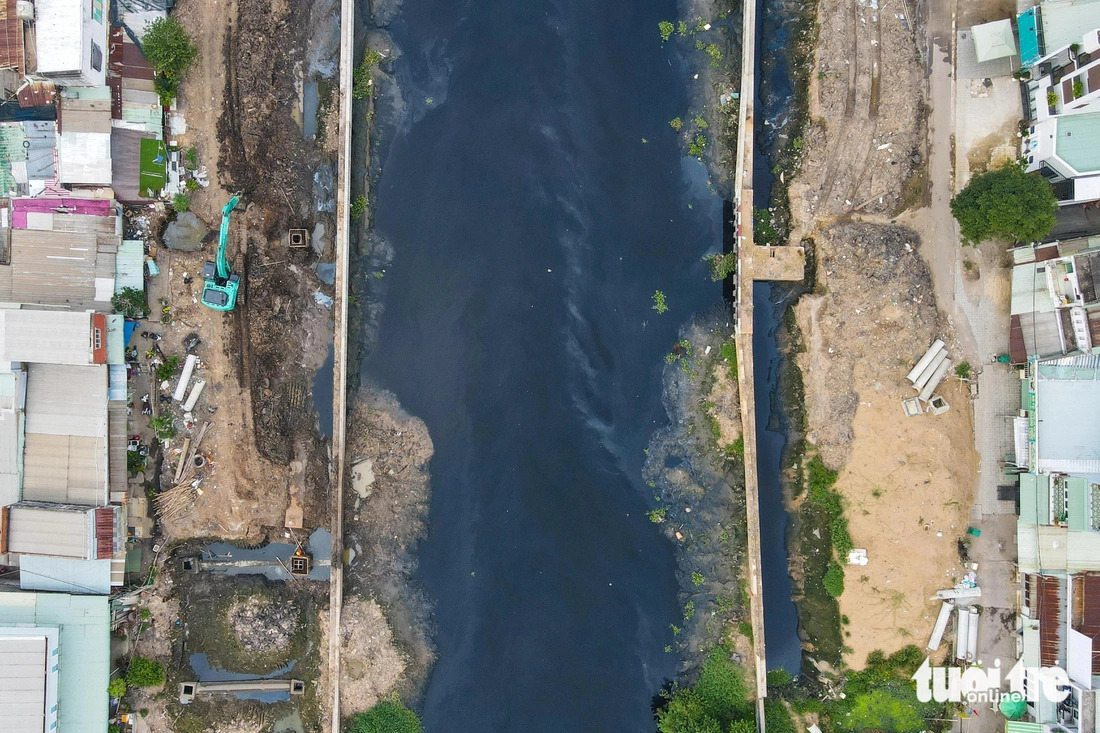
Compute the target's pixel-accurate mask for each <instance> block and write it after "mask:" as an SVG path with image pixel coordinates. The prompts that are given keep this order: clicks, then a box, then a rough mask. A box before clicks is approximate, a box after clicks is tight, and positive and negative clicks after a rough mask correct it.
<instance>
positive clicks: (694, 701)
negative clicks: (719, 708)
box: [657, 688, 722, 733]
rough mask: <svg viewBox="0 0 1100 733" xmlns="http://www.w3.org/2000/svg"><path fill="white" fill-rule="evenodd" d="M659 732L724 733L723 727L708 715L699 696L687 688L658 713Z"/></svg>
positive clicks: (679, 691) (679, 692)
mask: <svg viewBox="0 0 1100 733" xmlns="http://www.w3.org/2000/svg"><path fill="white" fill-rule="evenodd" d="M657 730H659V731H660V732H661V733H722V725H721V723H719V722H718V720H717V718H715V717H714V716H712V715H709V714H708V713H707V710H706V705H705V704H704V703H703V700H702V699H701V698H700V697H699V695H698V694H696V693H695V691H694V690H691V689H688V688H685V689H681V690H677V691H676V694H674V695H673V696H672V699H671V700H669V701H668V705H667V706H666V707H665V708H663V709H662V710H659V711H658V712H657Z"/></svg>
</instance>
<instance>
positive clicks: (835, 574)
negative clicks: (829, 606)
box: [821, 562, 844, 598]
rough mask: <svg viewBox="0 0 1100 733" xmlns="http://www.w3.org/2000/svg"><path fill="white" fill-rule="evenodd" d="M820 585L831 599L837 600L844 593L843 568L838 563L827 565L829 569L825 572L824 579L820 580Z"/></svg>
mask: <svg viewBox="0 0 1100 733" xmlns="http://www.w3.org/2000/svg"><path fill="white" fill-rule="evenodd" d="M821 584H822V585H823V586H825V592H826V593H828V594H829V595H831V596H832V597H833V598H839V597H840V594H841V593H843V592H844V568H842V567H841V566H840V564H839V563H836V562H831V563H829V569H828V570H826V571H825V577H823V578H822V579H821Z"/></svg>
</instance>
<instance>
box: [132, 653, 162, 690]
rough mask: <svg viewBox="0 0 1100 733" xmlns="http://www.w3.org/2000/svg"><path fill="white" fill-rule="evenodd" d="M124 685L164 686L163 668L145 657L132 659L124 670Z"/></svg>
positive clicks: (158, 663)
mask: <svg viewBox="0 0 1100 733" xmlns="http://www.w3.org/2000/svg"><path fill="white" fill-rule="evenodd" d="M126 684H127V685H129V686H131V687H156V686H157V685H163V684H164V666H163V665H161V663H160V662H157V661H154V660H152V659H147V658H145V657H134V658H133V659H131V660H130V667H129V669H127V670H126Z"/></svg>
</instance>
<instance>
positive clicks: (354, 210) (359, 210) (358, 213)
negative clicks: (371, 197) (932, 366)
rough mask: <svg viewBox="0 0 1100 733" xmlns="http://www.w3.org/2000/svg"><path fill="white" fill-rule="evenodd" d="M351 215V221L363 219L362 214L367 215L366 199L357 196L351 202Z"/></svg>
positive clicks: (362, 196) (360, 195)
mask: <svg viewBox="0 0 1100 733" xmlns="http://www.w3.org/2000/svg"><path fill="white" fill-rule="evenodd" d="M349 213H350V214H351V220H352V221H359V220H360V219H362V218H363V214H365V213H367V197H366V196H364V195H362V194H359V195H358V196H356V197H355V200H354V201H352V202H351V211H350V212H349Z"/></svg>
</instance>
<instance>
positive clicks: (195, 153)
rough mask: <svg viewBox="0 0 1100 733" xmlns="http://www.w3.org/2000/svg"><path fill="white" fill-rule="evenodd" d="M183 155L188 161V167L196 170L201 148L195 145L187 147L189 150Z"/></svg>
mask: <svg viewBox="0 0 1100 733" xmlns="http://www.w3.org/2000/svg"><path fill="white" fill-rule="evenodd" d="M183 157H184V159H185V160H186V161H187V167H188V168H190V169H191V170H195V169H197V168H198V167H199V149H198V148H197V147H195V146H194V145H192V146H191V147H189V148H187V152H186V153H184V156H183Z"/></svg>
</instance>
